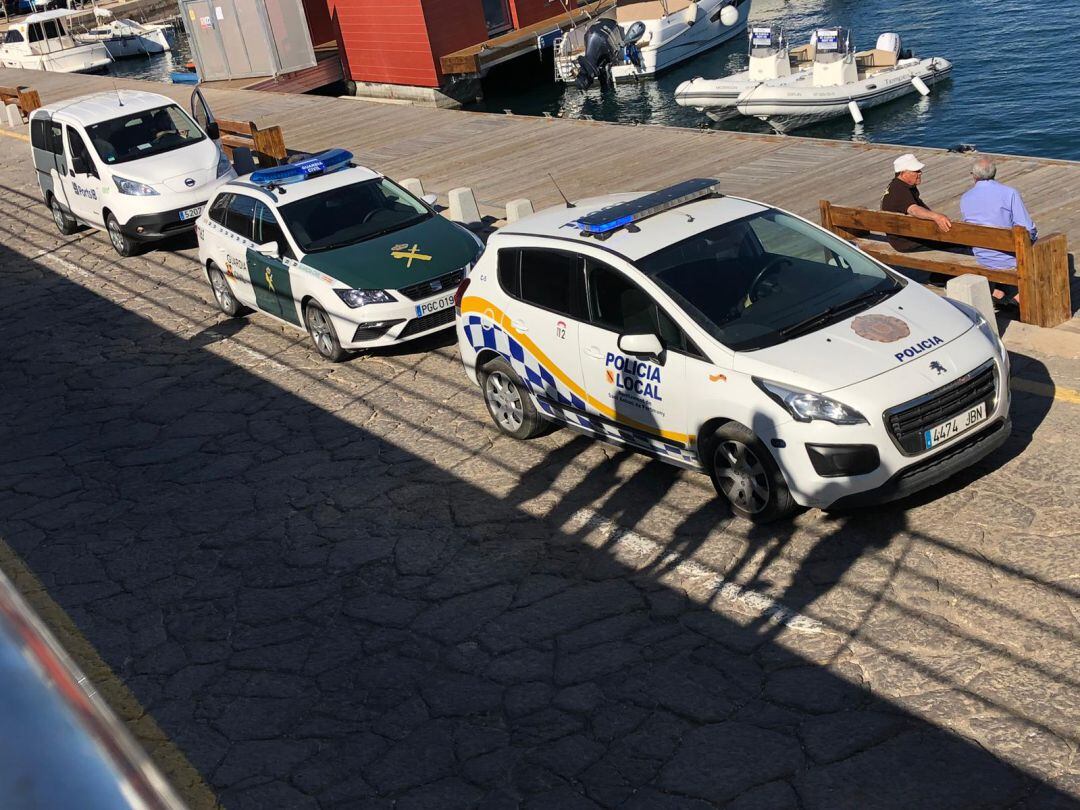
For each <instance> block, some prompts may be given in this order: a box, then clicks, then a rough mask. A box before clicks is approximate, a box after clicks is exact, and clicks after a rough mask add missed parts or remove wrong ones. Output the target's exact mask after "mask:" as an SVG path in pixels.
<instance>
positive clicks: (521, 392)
mask: <svg viewBox="0 0 1080 810" xmlns="http://www.w3.org/2000/svg"><path fill="white" fill-rule="evenodd" d="M480 383H481V385H482V386H483V389H484V404H485V405H487V409H488V413H489V414H491V418H492V419H493V420H494V422H495V425H496V427H498V428H499V430H501V431H502V432H503V433H505V434H506V435H507V436H513V437H514V438H515V439H531V438H533V437H534V436H539V435H540V434H541V433H543V432H544V428H545V427H546V425H545V424H544V420H543V419H542V418H541V416H540V414H539V413H538V412H537V410H536V406H535V405H533V401H532V398H531V397H529V394H528V392H527V391H526V390H525V384H524V383H523V382H522V381H521V378H520V377H519V376H518V375H517V372H515V371H514V369H513V368H511V367H510V364H509V363H507V362H506V361H505V360H503V359H502V358H501V357H500V358H497V359H495V360H492V361H491V362H490V363H487V364H486V365H485V366H484V368H483V369H482V370H481V372H480Z"/></svg>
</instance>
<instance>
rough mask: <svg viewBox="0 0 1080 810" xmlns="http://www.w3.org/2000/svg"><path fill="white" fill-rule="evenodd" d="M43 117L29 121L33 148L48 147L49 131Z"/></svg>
mask: <svg viewBox="0 0 1080 810" xmlns="http://www.w3.org/2000/svg"><path fill="white" fill-rule="evenodd" d="M46 123H47V122H46V120H45V119H44V118H35V119H34V120H33V121H31V122H30V143H31V145H32V146H33V147H34V148H35V149H46V150H47V149H48V148H49V131H48V128H47V127H46Z"/></svg>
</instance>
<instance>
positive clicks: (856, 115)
mask: <svg viewBox="0 0 1080 810" xmlns="http://www.w3.org/2000/svg"><path fill="white" fill-rule="evenodd" d="M847 108H848V112H849V113H851V118H852V120H854V121H855V123H856V124H861V123H862V122H863V116H862V110H860V109H859V102H857V101H855V100H854V99H852V100H851V101H849V102H848V105H847Z"/></svg>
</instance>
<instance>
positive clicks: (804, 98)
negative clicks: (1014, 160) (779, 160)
mask: <svg viewBox="0 0 1080 810" xmlns="http://www.w3.org/2000/svg"><path fill="white" fill-rule="evenodd" d="M900 45H901V42H900V35H899V34H893V33H888V34H882V35H881V36H880V37H878V41H877V47H876V48H874V49H873V50H870V51H859V52H855V51H853V50H852V48H851V35H850V33H849V32H847V31H846V30H845V29H843V28H827V29H818V31H817V32H816V33H815V35H814V39H813V40H812V42H811V50H812V52H813V66H812V67H811V69H810V70H808V71H800V72H798V73H796V74H792V75H790V76H783V77H779V78H776V79H771V80H769V81H766V82H762V83H761V84H758V85H757V86H755V87H752V88H750V89H748V90H745V91H744V92H742V93H741V94H740V95H739V98H738V100H737V101H736V103H735V108H736V109H737V110H738V111H739V112H740V113H741V114H742V115H748V116H753V117H755V118H760V119H761V120H762V121H765V122H766V123H768V124H769V126H771V127H772V128H773V129H775V130H776V131H777V132H790V131H791V130H793V129H797V128H799V127H804V126H807V125H809V124H814V123H817V122H819V121H825V120H827V119H829V118H837V117H840V116H843V115H850V116H851V117H852V119H854V121H855V122H856V123H862V120H863V116H862V111H863V110H865V109H868V108H870V107H876V106H878V105H879V104H885V103H886V102H889V101H892V100H894V99H897V98H900V97H901V96H905V95H907V94H909V93H920V94H922V95H924V96H926V95H929V94H930V88H931V87H932V86H933V85H935V84H937V83H938V82H940V81H943V80H944V79H946V78H948V76H949V74H950V72H951V71H952V63H951V62H949V61H948V60H947V59H943V58H941V57H932V58H927V59H918V58H915V57H913V56H912V55H911V54H910V53H909V52H905V51H903V50H902V49H901V47H900Z"/></svg>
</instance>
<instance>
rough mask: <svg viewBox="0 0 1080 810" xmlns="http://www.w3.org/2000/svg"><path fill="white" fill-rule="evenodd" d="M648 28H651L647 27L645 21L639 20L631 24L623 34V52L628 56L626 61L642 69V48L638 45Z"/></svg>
mask: <svg viewBox="0 0 1080 810" xmlns="http://www.w3.org/2000/svg"><path fill="white" fill-rule="evenodd" d="M648 30H649V29H648V28H646V27H645V23H643V22H642V21H641V20H638V21H637V22H636V23H634V24H633V25H631V26H630V28H628V29H627V31H626V33H625V34H624V35H623V54H624V56H625V57H626V61H627V62H630V63H631V64H632V65H633V66H634V67H636V68H637V69H638V70H641V65H642V63H641V48H639V47H638V43H639V42H640V41H641V38H642V37H643V36H645V32H646V31H648Z"/></svg>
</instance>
